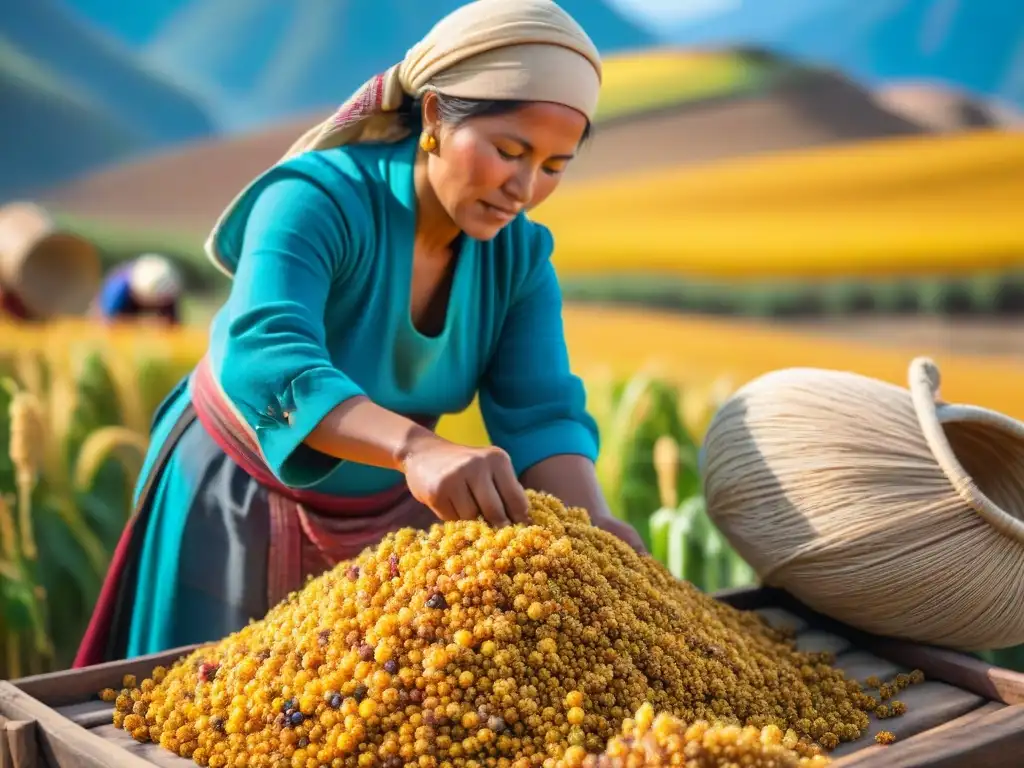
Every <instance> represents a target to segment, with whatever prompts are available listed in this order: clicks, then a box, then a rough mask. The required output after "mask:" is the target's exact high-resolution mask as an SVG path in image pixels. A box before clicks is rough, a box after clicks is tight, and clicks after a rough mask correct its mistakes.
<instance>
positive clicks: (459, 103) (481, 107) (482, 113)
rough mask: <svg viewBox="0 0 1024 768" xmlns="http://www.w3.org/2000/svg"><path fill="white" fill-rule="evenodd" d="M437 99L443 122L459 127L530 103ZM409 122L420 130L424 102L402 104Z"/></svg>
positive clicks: (440, 96) (588, 129)
mask: <svg viewBox="0 0 1024 768" xmlns="http://www.w3.org/2000/svg"><path fill="white" fill-rule="evenodd" d="M434 95H435V96H436V97H437V111H438V114H439V116H440V117H441V121H442V122H444V123H447V124H448V125H451V126H457V125H459V124H461V123H464V122H466V121H467V120H472V119H473V118H476V117H497V116H498V115H504V114H508V113H509V112H515V111H516V110H517V109H520V108H522V107H525V106H526V105H527V104H529V103H530V102H528V101H509V100H503V99H460V98H458V97H457V96H445V95H443V94H441V93H437V92H436V91H435V92H434ZM399 111H400V112H402V113H403V116H404V117H405V119H406V120H407V124H408V125H409V127H410V128H412V129H414V130H419V129H420V128H421V127H422V123H423V113H422V102H421V101H420V100H419V99H417V100H415V101H414V100H412V99H411V98H410V99H408V100H407V101H406V102H405V103H403V104H402V107H401V109H400V110H399ZM590 133H591V123H590V121H589V120H587V126H586V128H584V130H583V136H582V138H581V139H580V144H583V143H585V142H586V141H587V139H589V138H590Z"/></svg>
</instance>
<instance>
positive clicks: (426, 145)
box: [420, 131, 437, 152]
mask: <svg viewBox="0 0 1024 768" xmlns="http://www.w3.org/2000/svg"><path fill="white" fill-rule="evenodd" d="M420 149H422V150H423V151H424V152H433V151H434V150H435V149H437V139H435V138H434V134H432V133H430V132H428V131H424V132H423V133H421V134H420Z"/></svg>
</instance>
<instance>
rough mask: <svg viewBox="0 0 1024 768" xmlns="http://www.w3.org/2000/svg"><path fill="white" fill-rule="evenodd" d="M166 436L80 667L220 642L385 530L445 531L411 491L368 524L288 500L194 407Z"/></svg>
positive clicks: (120, 547)
mask: <svg viewBox="0 0 1024 768" xmlns="http://www.w3.org/2000/svg"><path fill="white" fill-rule="evenodd" d="M161 431H162V430H161ZM162 437H163V441H162V445H161V446H160V448H159V449H158V453H157V455H156V457H155V458H154V459H153V460H152V462H151V469H150V472H149V474H148V477H147V478H146V480H145V484H144V485H143V486H142V488H141V489H140V491H139V494H138V502H137V504H136V510H135V514H134V515H133V516H132V519H131V521H130V523H129V525H128V526H127V527H126V529H125V532H124V534H123V536H122V538H121V542H120V543H119V545H118V550H117V552H115V555H114V558H113V561H112V563H111V567H110V569H109V571H108V574H107V578H106V581H105V583H104V586H103V590H102V592H101V595H100V599H99V601H98V603H97V606H96V609H95V611H94V614H93V617H92V621H91V623H90V626H89V629H88V631H87V632H86V635H85V638H84V639H83V642H82V645H81V647H80V648H79V653H78V656H77V658H76V660H75V666H76V667H82V666H88V665H91V664H96V663H101V662H103V661H110V660H114V659H122V658H127V657H132V656H138V655H143V654H148V653H157V652H160V651H164V650H168V649H171V648H176V647H181V646H186V645H192V644H196V643H204V642H213V641H216V640H219V639H221V638H223V637H226V636H227V635H229V634H231V633H233V632H235V631H237V630H239V629H241V628H243V627H244V626H245V625H246V624H248V623H249V621H250V620H252V619H260V618H262V617H263V616H264V615H265V614H266V613H267V611H268V610H269V609H270V608H271V607H272V605H273V604H274V603H276V602H277V601H278V600H279V599H282V598H283V597H284V596H285V595H286V594H287V591H289V590H291V589H299V588H300V587H301V584H302V578H300V577H305V576H306V575H316V574H317V573H319V572H322V571H323V570H325V569H326V568H328V567H330V566H331V565H333V564H334V563H335V562H337V561H339V560H342V559H347V558H349V557H354V556H356V555H357V554H358V553H359V551H361V550H362V549H363V548H364V547H365V546H366V545H367V544H368V543H376V541H379V539H380V538H382V537H383V535H384V534H385V533H386V532H387V531H388V530H397V529H398V528H401V527H416V528H426V527H429V526H430V525H431V524H433V523H435V522H437V520H436V518H435V517H434V516H433V514H432V513H431V512H430V511H429V510H428V509H427V508H426V507H424V506H423V505H421V504H419V502H417V501H415V500H414V499H412V497H411V496H409V494H408V492H407V491H406V492H405V494H404V495H403V496H401V497H400V498H399V500H398V501H397V502H392V503H391V504H390V505H389V507H388V508H386V509H381V510H379V511H376V512H374V513H371V514H367V515H364V516H362V517H351V516H349V517H334V516H331V515H330V514H323V513H318V512H316V511H315V510H312V509H310V508H308V507H307V506H304V505H299V504H296V503H295V502H290V501H287V500H284V499H282V497H281V494H280V493H278V492H276V491H274V490H269V489H268V488H267V487H265V486H264V485H261V484H260V483H259V482H257V481H256V480H254V479H253V478H252V477H251V476H250V475H249V474H248V473H247V472H246V471H245V470H244V469H243V468H242V467H241V466H239V464H237V463H236V462H235V461H234V460H233V459H232V458H231V457H230V456H228V455H227V454H226V453H225V451H224V450H223V449H222V448H221V447H220V446H219V445H218V443H217V442H216V441H215V440H214V438H213V437H212V436H211V435H210V433H209V432H208V431H207V429H206V428H205V427H204V426H203V424H202V423H201V422H200V421H199V420H198V419H197V418H196V415H195V411H194V408H193V406H192V405H191V404H189V405H188V406H187V407H186V408H185V410H184V412H182V413H181V415H180V417H179V418H178V419H177V421H176V422H175V423H174V424H173V426H172V427H171V428H170V430H169V431H168V432H167V433H166V434H165V435H162ZM296 518H299V519H301V526H300V525H299V523H297V522H295V521H296ZM282 520H283V521H284V522H282ZM382 520H383V521H385V525H384V529H383V530H382V528H381V522H382ZM286 527H287V528H288V530H287V531H284V533H282V530H283V529H284V528H286ZM300 529H301V530H302V531H304V532H305V533H303V534H299V535H301V536H302V541H301V542H298V541H296V536H297V535H296V534H295V533H294V531H298V530H300ZM307 533H308V534H309V535H308V536H307V535H306V534H307ZM368 535H369V538H368ZM324 539H326V540H327V542H328V546H323V540H324ZM299 547H301V548H302V550H303V552H304V553H305V555H306V557H305V558H304V559H303V560H302V562H303V565H304V566H305V572H304V573H302V574H292V575H291V576H290V582H292V583H281V579H282V577H281V574H280V573H278V571H279V570H280V568H277V569H275V567H274V566H275V564H279V563H280V561H281V560H283V559H295V556H296V548H299ZM310 551H312V552H313V555H314V556H313V557H309V556H308V555H309V553H310ZM324 552H326V554H324Z"/></svg>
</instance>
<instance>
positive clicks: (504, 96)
mask: <svg viewBox="0 0 1024 768" xmlns="http://www.w3.org/2000/svg"><path fill="white" fill-rule="evenodd" d="M600 89H601V58H600V55H599V54H598V51H597V48H596V46H595V45H594V43H593V42H592V41H591V39H590V38H589V37H588V36H587V33H586V32H585V31H584V30H583V28H582V27H581V26H580V25H579V24H578V23H577V22H576V20H575V19H573V18H572V16H570V15H569V14H568V13H566V12H565V10H563V9H562V8H561V7H560V6H559V5H558V4H556V3H555V2H553V1H552V0H475V2H471V3H467V4H466V5H463V6H461V7H459V8H457V9H456V10H455V11H453V12H452V13H450V14H449V15H448V16H445V17H444V18H443V19H441V21H439V22H438V23H437V24H436V25H435V26H434V27H433V29H431V30H430V32H428V33H427V35H426V37H424V38H423V39H422V40H421V41H420V42H418V43H417V44H416V45H414V46H413V47H412V48H410V49H409V51H408V52H407V53H406V55H405V58H404V59H403V60H402V61H401V62H399V63H398V64H395V65H394V66H392V67H391V68H389V69H388V70H387V71H386V72H383V73H382V74H379V75H377V76H376V77H373V78H372V79H370V80H369V81H367V82H366V83H364V84H363V86H362V87H361V88H359V90H358V91H356V92H355V93H354V94H353V95H352V96H351V97H350V98H349V99H348V101H346V102H345V103H344V104H342V105H341V107H339V108H338V110H337V111H336V112H335V113H334V114H333V115H332V116H331V117H329V118H328V119H327V120H324V121H323V122H322V123H319V124H318V125H315V126H313V127H312V128H310V129H309V130H308V131H307V132H306V133H305V134H303V135H302V136H301V137H300V138H299V139H298V140H297V141H296V142H295V143H294V144H293V145H292V146H291V147H290V148H289V149H288V151H287V152H286V153H285V155H284V157H283V158H281V162H283V161H285V160H288V159H290V158H292V157H295V156H296V155H300V154H302V153H304V152H308V151H312V150H322V149H330V148H332V147H339V146H342V145H344V144H353V143H357V142H361V141H399V140H401V139H403V138H405V137H406V136H407V135H408V133H409V131H408V128H406V127H405V126H404V124H403V122H402V120H400V119H399V115H398V112H397V110H398V108H399V107H400V106H401V105H402V103H403V101H404V100H405V98H406V97H408V96H411V97H414V98H419V97H421V96H422V95H423V94H424V93H426V92H427V91H428V90H435V91H437V92H439V93H442V94H444V95H446V96H454V97H458V98H464V99H500V100H514V101H549V102H554V103H557V104H564V105H565V106H568V107H571V108H573V109H575V110H577V111H579V112H581V113H583V114H584V115H586V116H587V118H588V119H593V117H594V113H595V111H596V109H597V100H598V93H599V91H600ZM248 189H249V187H247V188H246V189H245V190H243V191H242V193H240V194H239V195H238V197H236V198H235V200H234V201H232V203H231V204H230V205H229V206H228V208H227V209H226V210H225V211H224V212H223V213H222V214H221V216H220V218H219V219H218V221H217V223H216V224H215V225H214V229H213V231H212V232H211V234H210V236H209V238H208V239H207V242H206V251H207V254H208V255H209V256H210V258H211V259H212V260H213V261H214V263H215V264H217V265H218V266H221V267H222V268H223V263H224V261H223V259H221V258H219V257H218V255H217V246H216V242H217V237H218V233H219V231H220V229H221V227H222V226H223V224H224V222H225V221H226V220H227V218H228V216H229V215H230V214H231V212H232V210H233V209H234V207H235V205H236V204H237V203H238V201H239V200H240V199H241V198H242V196H243V195H244V194H245V192H246V191H248Z"/></svg>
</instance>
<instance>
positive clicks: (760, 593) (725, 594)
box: [711, 587, 778, 611]
mask: <svg viewBox="0 0 1024 768" xmlns="http://www.w3.org/2000/svg"><path fill="white" fill-rule="evenodd" d="M711 596H712V597H713V598H715V599H716V600H718V601H719V602H722V603H725V604H726V605H731V606H732V607H733V608H736V609H737V610H740V611H753V610H756V609H758V608H768V607H770V606H773V605H776V604H777V602H778V601H777V600H775V590H773V589H769V588H765V587H730V588H729V589H720V590H718V591H717V592H714V593H712V595H711Z"/></svg>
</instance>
